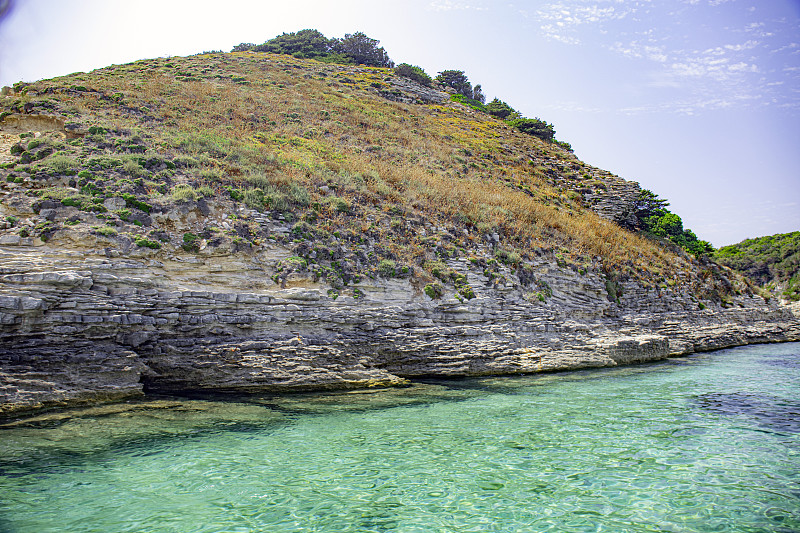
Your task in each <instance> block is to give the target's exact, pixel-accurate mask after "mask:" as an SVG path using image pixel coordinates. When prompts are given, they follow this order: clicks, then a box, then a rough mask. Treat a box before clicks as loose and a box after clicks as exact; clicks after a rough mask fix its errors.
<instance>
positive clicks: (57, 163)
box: [46, 154, 78, 174]
mask: <svg viewBox="0 0 800 533" xmlns="http://www.w3.org/2000/svg"><path fill="white" fill-rule="evenodd" d="M46 164H47V166H48V167H50V168H51V169H52V170H53V172H56V173H57V174H71V173H74V172H75V169H76V168H78V162H77V161H75V160H74V159H73V158H71V157H69V156H68V155H63V154H56V155H54V156H53V157H51V158H50V159H48V160H47V163H46Z"/></svg>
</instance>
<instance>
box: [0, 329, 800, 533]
mask: <svg viewBox="0 0 800 533" xmlns="http://www.w3.org/2000/svg"><path fill="white" fill-rule="evenodd" d="M48 531H69V532H89V531H92V532H95V531H96V532H104V533H108V532H123V531H124V532H249V531H266V532H270V533H278V532H284V531H294V532H299V531H303V532H305V531H310V532H351V531H352V532H355V531H358V532H403V533H406V532H459V533H461V532H473V531H475V532H484V531H503V532H528V531H530V532H539V531H554V532H555V531H557V532H573V531H574V532H583V531H587V532H588V531H603V532H606V531H607V532H645V531H646V532H695V531H724V532H735V531H742V532H745V531H746V532H797V531H800V344H798V343H793V344H783V345H768V346H752V347H745V348H737V349H733V350H725V351H721V352H716V353H711V354H703V355H699V356H695V357H691V358H686V359H678V360H673V361H668V362H665V363H660V364H655V365H647V366H640V367H628V368H621V369H611V370H599V371H598V370H594V371H586V372H573V373H563V374H548V375H540V376H532V377H523V378H491V379H476V380H465V381H456V382H437V383H427V384H422V385H417V386H414V387H411V388H408V389H400V390H390V391H380V392H366V393H365V392H359V393H343V394H327V395H307V396H306V395H304V396H289V397H279V398H274V397H273V398H266V397H264V398H257V397H248V398H239V399H238V401H230V400H229V401H225V402H222V401H214V400H210V399H205V400H175V399H161V400H151V401H148V402H142V403H137V404H126V405H116V406H106V407H99V408H93V409H85V410H80V411H71V412H66V413H57V414H51V415H46V416H42V417H39V418H37V419H34V420H29V421H26V423H25V424H18V425H16V426H11V427H8V426H7V427H5V428H3V429H0V532H2V533H11V532H20V533H22V532H36V533H41V532H48Z"/></svg>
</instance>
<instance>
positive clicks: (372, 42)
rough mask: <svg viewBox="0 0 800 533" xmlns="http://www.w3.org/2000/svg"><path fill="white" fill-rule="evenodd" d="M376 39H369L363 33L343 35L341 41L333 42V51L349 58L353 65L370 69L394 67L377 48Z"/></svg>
mask: <svg viewBox="0 0 800 533" xmlns="http://www.w3.org/2000/svg"><path fill="white" fill-rule="evenodd" d="M379 43H380V41H379V40H377V39H371V38H369V37H367V36H366V35H365V34H364V33H362V32H360V31H358V32H356V33H348V34H345V36H344V37H342V38H341V39H334V40H333V46H332V48H333V51H334V52H336V53H339V54H342V55H344V56H347V57H349V58H351V59H352V60H353V61H354V62H355V63H358V64H360V65H367V66H370V67H386V68H392V67H394V62H393V61H392V60H391V59H389V55H388V54H387V53H386V50H384V49H383V47H379V46H378V44H379Z"/></svg>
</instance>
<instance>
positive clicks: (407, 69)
mask: <svg viewBox="0 0 800 533" xmlns="http://www.w3.org/2000/svg"><path fill="white" fill-rule="evenodd" d="M394 73H395V74H397V75H398V76H402V77H404V78H408V79H410V80H413V81H415V82H417V83H419V84H420V85H424V86H425V87H430V86H431V85H432V84H433V79H432V78H431V77H430V76H428V74H426V73H425V71H424V70H422V68H420V67H418V66H415V65H409V64H408V63H400V64H399V65H397V66H396V67H395V68H394Z"/></svg>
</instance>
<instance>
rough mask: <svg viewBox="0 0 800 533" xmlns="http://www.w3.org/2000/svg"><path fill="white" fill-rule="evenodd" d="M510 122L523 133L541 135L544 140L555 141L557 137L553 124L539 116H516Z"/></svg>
mask: <svg viewBox="0 0 800 533" xmlns="http://www.w3.org/2000/svg"><path fill="white" fill-rule="evenodd" d="M508 123H509V124H510V125H511V126H513V127H515V128H517V129H518V130H519V131H521V132H522V133H527V134H528V135H533V136H534V137H539V138H540V139H542V140H543V141H547V142H553V141H554V140H555V138H556V130H555V128H554V127H553V125H552V124H548V123H547V122H545V121H544V120H541V119H539V118H515V119H513V120H510V121H509V122H508Z"/></svg>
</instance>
